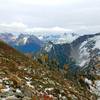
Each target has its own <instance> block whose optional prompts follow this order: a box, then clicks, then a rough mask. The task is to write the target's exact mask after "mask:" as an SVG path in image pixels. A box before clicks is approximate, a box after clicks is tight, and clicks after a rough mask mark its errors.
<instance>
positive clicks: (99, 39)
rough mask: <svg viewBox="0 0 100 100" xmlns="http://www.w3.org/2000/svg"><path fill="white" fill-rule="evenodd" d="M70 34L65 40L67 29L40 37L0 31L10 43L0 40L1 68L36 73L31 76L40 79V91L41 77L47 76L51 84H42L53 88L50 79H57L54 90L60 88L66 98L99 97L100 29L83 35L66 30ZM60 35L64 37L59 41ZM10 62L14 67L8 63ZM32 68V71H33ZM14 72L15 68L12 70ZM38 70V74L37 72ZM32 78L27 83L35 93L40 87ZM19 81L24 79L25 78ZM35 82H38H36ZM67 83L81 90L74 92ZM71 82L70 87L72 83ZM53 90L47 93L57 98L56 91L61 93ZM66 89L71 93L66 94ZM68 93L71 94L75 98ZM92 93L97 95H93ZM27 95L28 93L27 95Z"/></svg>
mask: <svg viewBox="0 0 100 100" xmlns="http://www.w3.org/2000/svg"><path fill="white" fill-rule="evenodd" d="M70 36H71V38H72V40H71V41H67V40H66V39H67V38H69V34H67V33H64V34H63V35H58V34H57V35H51V36H47V35H46V36H43V37H42V38H40V37H38V38H39V39H38V38H37V37H36V36H34V35H32V34H20V35H18V36H15V35H13V34H10V33H9V34H0V39H1V40H3V41H5V42H6V43H7V44H8V45H10V46H11V47H10V46H8V45H7V44H5V43H4V42H1V44H0V46H1V50H0V53H1V59H0V61H1V66H6V67H2V68H4V69H6V70H7V71H8V72H10V73H13V72H12V70H13V68H14V69H16V70H17V71H18V73H17V74H19V73H22V72H23V71H24V72H23V73H25V74H24V75H23V77H24V76H25V75H27V74H29V76H32V77H33V73H37V74H36V76H34V77H35V80H38V82H39V83H41V82H42V84H41V85H42V87H43V88H41V89H42V90H44V91H45V88H44V87H45V86H44V84H46V83H43V80H45V78H46V79H47V80H46V81H47V82H51V81H52V83H51V84H52V85H50V84H49V83H48V85H47V84H46V85H47V88H49V87H48V86H51V87H52V86H53V90H54V91H56V90H55V88H54V87H55V85H54V84H53V82H54V83H56V82H58V84H59V85H58V86H57V91H58V90H59V91H64V92H63V93H64V98H66V99H68V98H71V100H74V99H75V98H77V99H76V100H81V99H80V98H81V96H82V100H98V99H99V97H100V45H99V44H100V33H95V34H87V35H77V34H74V33H73V34H70ZM66 37H67V38H66ZM60 38H61V39H62V40H66V41H63V42H62V41H59V40H60ZM12 47H13V48H14V49H13V48H12ZM37 48H38V49H37ZM15 49H17V50H18V51H16V50H15ZM34 49H35V50H34ZM19 51H20V52H21V53H20V52H19ZM22 53H23V54H25V53H30V54H31V53H32V54H31V55H32V57H31V58H28V57H26V56H25V55H23V54H22ZM2 55H3V56H2ZM18 55H19V56H18ZM2 61H3V62H2ZM12 62H13V63H12ZM21 62H22V63H21ZM33 62H34V63H33ZM12 65H13V66H14V67H12ZM21 66H22V67H21ZM27 66H29V67H27ZM39 66H40V67H39ZM17 67H18V68H17ZM40 69H41V70H40ZM22 70H23V71H22ZM34 70H35V71H36V72H34ZM2 71H3V70H2ZM41 72H42V73H41ZM15 73H16V71H15V72H14V74H15ZM39 73H41V74H40V75H39ZM48 73H49V74H48ZM42 74H43V75H42ZM29 76H27V77H28V78H27V79H30V77H29ZM41 76H42V77H41ZM56 76H57V77H56ZM32 77H31V78H32ZM38 77H39V78H38ZM48 77H49V78H50V80H49V79H48ZM21 79H23V78H21ZM27 79H26V80H27ZM35 80H31V82H32V83H31V85H32V84H33V85H32V86H35V88H37V89H36V90H37V91H38V93H40V91H41V90H38V89H40V88H38V87H37V85H36V84H35V82H36V81H35ZM57 80H60V81H57ZM23 81H25V79H24V80H23ZM61 82H63V83H61ZM70 82H71V83H72V84H71V83H70ZM36 83H37V82H36ZM39 83H38V85H39V86H40V84H39ZM67 83H70V84H67ZM60 84H64V85H60ZM56 85H57V84H56ZM67 85H69V87H71V88H74V89H75V90H76V91H77V92H79V91H81V92H82V93H83V94H81V96H80V94H79V93H78V95H77V93H75V91H74V90H73V91H74V92H72V90H70V89H69V88H68V87H66V86H67ZM70 85H71V86H70ZM73 85H74V87H72V86H73ZM60 86H61V87H60ZM62 86H64V87H62ZM51 87H50V89H51ZM76 87H77V88H76ZM60 88H63V89H64V90H60ZM82 88H83V90H82ZM21 89H22V88H21ZM66 90H67V91H66ZM50 91H52V90H50ZM50 91H49V92H50ZM54 91H53V93H54V94H52V93H51V92H50V94H52V96H53V97H55V98H57V100H58V98H60V97H59V96H58V94H59V95H61V98H62V97H63V96H62V94H61V92H60V93H57V91H56V92H54ZM69 91H70V95H71V97H69V93H68V92H69ZM83 91H84V92H83ZM85 92H88V95H86V94H84V93H85ZM47 94H48V93H47ZM23 95H25V94H23ZM72 95H74V97H75V98H74V97H73V96H72ZM89 95H90V96H89ZM49 96H50V95H49ZM78 96H79V97H78ZM95 96H96V98H98V99H96V98H95ZM28 97H30V96H29V95H28ZM89 97H90V98H89ZM73 98H74V99H73ZM66 99H65V100H66ZM53 100H56V99H53ZM68 100H69V99H68Z"/></svg>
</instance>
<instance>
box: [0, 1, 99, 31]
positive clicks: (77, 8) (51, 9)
mask: <svg viewBox="0 0 100 100" xmlns="http://www.w3.org/2000/svg"><path fill="white" fill-rule="evenodd" d="M99 12H100V0H0V13H1V15H0V23H1V24H0V31H2V32H3V31H4V32H5V31H11V32H12V31H13V32H20V31H21V32H22V31H23V32H24V31H29V32H30V31H50V30H51V31H70V30H82V31H83V30H88V29H90V30H93V29H94V30H93V31H100V28H99V27H95V26H97V25H100V13H99ZM56 26H57V27H58V28H57V27H56ZM83 26H86V27H87V26H88V29H84V27H83ZM91 26H93V27H94V28H93V27H91ZM82 27H83V28H82ZM90 27H91V28H92V29H91V28H90Z"/></svg>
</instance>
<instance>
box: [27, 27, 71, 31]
mask: <svg viewBox="0 0 100 100" xmlns="http://www.w3.org/2000/svg"><path fill="white" fill-rule="evenodd" d="M25 31H26V32H71V31H72V30H71V29H66V28H61V27H52V28H43V27H34V28H28V29H26V30H25Z"/></svg>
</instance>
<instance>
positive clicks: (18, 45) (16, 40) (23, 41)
mask: <svg viewBox="0 0 100 100" xmlns="http://www.w3.org/2000/svg"><path fill="white" fill-rule="evenodd" d="M0 39H1V40H3V41H5V42H6V43H8V44H9V45H11V46H12V47H14V48H15V49H17V50H19V51H21V52H24V53H30V52H35V51H38V50H40V48H41V46H42V44H43V42H42V41H41V40H39V39H38V38H37V37H36V36H34V35H29V34H20V35H18V36H15V35H13V34H12V33H3V34H0Z"/></svg>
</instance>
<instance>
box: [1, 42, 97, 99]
mask: <svg viewBox="0 0 100 100" xmlns="http://www.w3.org/2000/svg"><path fill="white" fill-rule="evenodd" d="M40 60H41V61H42V59H40ZM40 60H39V59H36V60H31V59H29V58H27V57H26V56H24V55H23V54H21V53H20V52H18V51H16V50H15V49H13V48H11V47H10V46H8V45H7V44H5V43H4V42H2V41H0V100H37V99H38V100H41V99H44V100H59V99H60V100H96V97H95V95H93V94H92V93H91V92H89V90H88V87H87V85H86V84H85V83H84V86H81V82H80V83H79V84H80V85H78V84H77V83H76V82H73V81H71V80H68V79H65V78H64V75H63V72H62V71H58V70H57V69H56V68H55V69H53V70H50V69H49V66H48V65H47V64H46V59H45V58H43V61H42V62H41V61H40ZM80 80H82V79H81V78H80Z"/></svg>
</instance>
